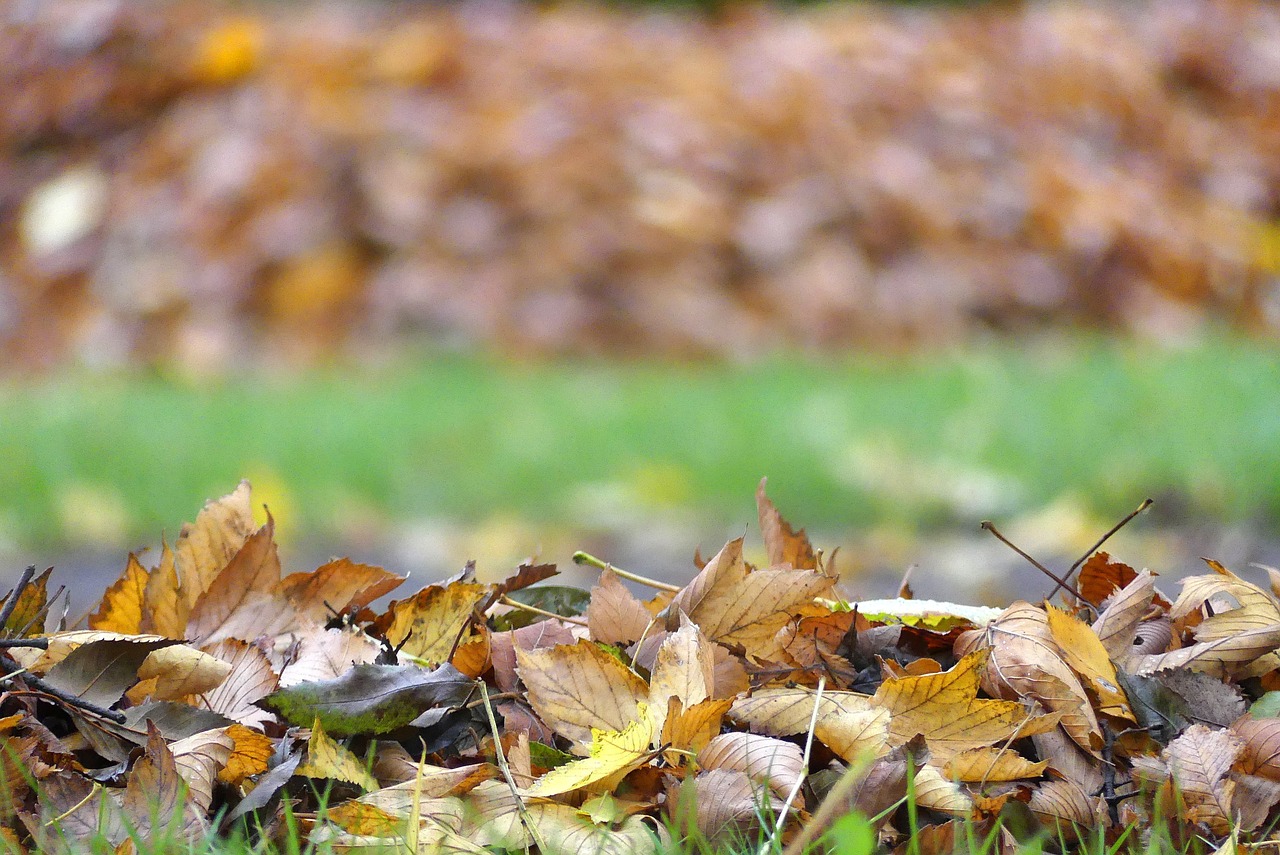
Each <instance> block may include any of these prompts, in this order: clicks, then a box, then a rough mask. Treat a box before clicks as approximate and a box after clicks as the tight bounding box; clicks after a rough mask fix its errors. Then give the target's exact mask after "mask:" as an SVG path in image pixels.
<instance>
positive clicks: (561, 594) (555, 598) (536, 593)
mask: <svg viewBox="0 0 1280 855" xmlns="http://www.w3.org/2000/svg"><path fill="white" fill-rule="evenodd" d="M507 596H509V597H510V598H511V599H513V600H515V601H516V602H517V603H524V604H525V605H526V606H533V607H534V608H537V609H542V610H543V611H544V612H551V613H552V614H557V615H560V616H562V617H577V616H578V615H580V614H582V613H583V612H585V611H586V610H587V606H589V605H590V604H591V592H590V591H584V590H583V589H581V588H570V587H568V586H565V585H542V586H539V587H536V588H524V589H522V590H517V591H512V592H511V593H510V594H508V595H507ZM546 619H547V618H545V617H543V616H542V615H538V614H534V613H532V612H522V611H512V612H508V613H506V614H504V615H499V616H497V617H495V618H494V619H493V626H494V629H497V630H499V631H505V630H509V629H519V628H520V627H522V626H529V625H530V624H533V623H537V622H538V621H540V620H546Z"/></svg>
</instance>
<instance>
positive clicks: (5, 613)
mask: <svg viewBox="0 0 1280 855" xmlns="http://www.w3.org/2000/svg"><path fill="white" fill-rule="evenodd" d="M35 575H36V565H34V564H28V565H27V569H26V570H23V571H22V575H21V576H19V577H18V584H17V585H14V586H13V593H12V594H10V595H9V599H8V600H6V601H5V604H4V608H3V609H0V630H3V629H4V627H5V625H6V624H8V623H9V618H11V617H13V610H14V609H16V608H17V607H18V600H20V599H22V593H23V592H24V591H25V590H27V586H28V585H30V584H31V580H32V578H34V577H35Z"/></svg>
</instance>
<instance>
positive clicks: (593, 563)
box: [573, 550, 682, 594]
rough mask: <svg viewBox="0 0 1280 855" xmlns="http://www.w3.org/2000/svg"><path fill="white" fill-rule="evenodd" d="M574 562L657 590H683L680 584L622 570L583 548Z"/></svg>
mask: <svg viewBox="0 0 1280 855" xmlns="http://www.w3.org/2000/svg"><path fill="white" fill-rule="evenodd" d="M573 563H574V564H585V565H586V566H588V567H594V568H596V569H597V570H612V571H613V572H614V575H616V576H620V577H621V578H623V579H626V580H627V581H628V582H635V583H636V584H637V585H644V586H646V587H649V588H653V589H654V590H657V591H667V592H668V593H671V594H678V593H680V591H681V590H682V589H681V588H680V587H679V586H678V585H671V584H668V583H666V582H659V581H658V580H657V579H650V578H648V577H646V576H641V575H640V574H638V573H631V572H628V571H626V570H621V569H619V568H617V567H614V566H613V565H612V564H610V563H609V562H607V561H603V560H601V559H599V558H596V557H595V556H594V555H591V554H590V553H587V552H583V551H581V550H579V551H577V552H575V553H573Z"/></svg>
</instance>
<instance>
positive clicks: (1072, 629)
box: [1045, 606, 1134, 721]
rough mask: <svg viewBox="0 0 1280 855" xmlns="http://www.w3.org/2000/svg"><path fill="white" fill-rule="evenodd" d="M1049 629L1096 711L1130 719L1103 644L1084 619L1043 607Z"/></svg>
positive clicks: (1125, 701) (1059, 650)
mask: <svg viewBox="0 0 1280 855" xmlns="http://www.w3.org/2000/svg"><path fill="white" fill-rule="evenodd" d="M1045 614H1046V617H1047V618H1048V624H1049V632H1050V633H1051V634H1052V636H1053V641H1054V643H1055V644H1056V645H1057V648H1058V652H1059V653H1060V654H1061V655H1062V659H1063V661H1064V662H1066V663H1067V665H1068V666H1070V668H1071V670H1073V671H1075V672H1076V674H1077V675H1078V676H1079V677H1080V678H1081V679H1083V680H1084V682H1085V685H1087V686H1088V687H1089V688H1090V689H1092V690H1093V692H1094V694H1096V695H1097V696H1098V702H1099V703H1098V712H1101V713H1105V714H1106V715H1110V716H1116V717H1117V718H1123V719H1126V720H1128V721H1133V720H1134V718H1133V711H1132V710H1130V709H1129V700H1128V698H1126V697H1125V694H1124V690H1123V689H1121V688H1120V684H1119V679H1118V678H1117V677H1116V668H1115V666H1114V665H1113V664H1111V657H1110V656H1109V654H1108V652H1107V649H1106V647H1104V646H1103V644H1102V641H1101V640H1100V639H1099V638H1098V636H1097V635H1096V634H1095V633H1094V631H1093V630H1092V629H1091V628H1090V627H1089V625H1088V624H1087V623H1085V622H1084V621H1082V620H1080V618H1078V617H1076V616H1075V615H1073V614H1071V613H1069V612H1066V611H1063V610H1062V609H1059V608H1055V607H1053V606H1048V607H1047V608H1046V609H1045Z"/></svg>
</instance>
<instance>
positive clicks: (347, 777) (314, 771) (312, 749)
mask: <svg viewBox="0 0 1280 855" xmlns="http://www.w3.org/2000/svg"><path fill="white" fill-rule="evenodd" d="M297 774H299V775H303V776H305V777H308V778H329V779H332V780H335V781H346V782H347V783H349V784H355V785H356V786H358V787H361V788H363V789H364V790H366V791H368V790H376V789H378V782H377V780H376V779H375V778H374V777H373V775H371V774H369V770H368V769H366V768H365V765H364V763H362V762H361V761H360V759H359V758H357V757H356V756H355V755H354V754H352V753H351V752H350V751H348V750H347V749H346V748H343V747H342V746H341V745H339V744H338V743H336V742H334V741H333V740H332V739H330V738H329V735H328V734H327V733H325V732H324V728H323V727H321V726H320V719H319V718H318V717H317V718H316V721H315V724H313V725H312V726H311V739H310V740H308V741H307V759H306V761H305V762H303V763H302V764H301V765H299V766H298V771H297Z"/></svg>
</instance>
